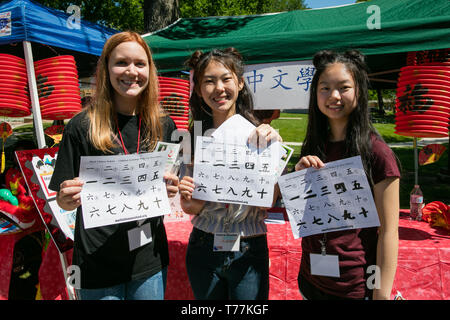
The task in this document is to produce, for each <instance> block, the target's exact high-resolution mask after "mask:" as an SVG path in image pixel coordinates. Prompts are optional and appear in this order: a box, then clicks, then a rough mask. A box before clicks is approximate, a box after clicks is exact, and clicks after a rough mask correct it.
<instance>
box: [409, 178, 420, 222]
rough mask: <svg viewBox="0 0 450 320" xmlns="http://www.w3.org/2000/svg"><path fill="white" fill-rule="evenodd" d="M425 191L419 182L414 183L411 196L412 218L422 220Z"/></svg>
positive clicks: (410, 214) (410, 209)
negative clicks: (421, 188) (423, 191)
mask: <svg viewBox="0 0 450 320" xmlns="http://www.w3.org/2000/svg"><path fill="white" fill-rule="evenodd" d="M422 208H423V193H422V190H420V187H419V185H418V184H416V185H414V188H413V189H412V191H411V194H410V196H409V218H410V220H417V221H420V220H422Z"/></svg>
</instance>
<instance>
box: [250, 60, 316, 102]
mask: <svg viewBox="0 0 450 320" xmlns="http://www.w3.org/2000/svg"><path fill="white" fill-rule="evenodd" d="M314 72H315V68H314V65H313V64H312V61H311V60H307V61H292V62H277V63H266V64H255V65H248V66H246V67H245V73H244V79H245V81H246V82H247V85H248V86H249V88H250V91H251V92H252V93H253V97H254V103H255V106H254V108H255V109H256V110H258V109H260V110H261V109H264V110H267V109H308V104H309V94H310V91H311V82H312V78H313V75H314Z"/></svg>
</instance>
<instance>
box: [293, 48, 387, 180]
mask: <svg viewBox="0 0 450 320" xmlns="http://www.w3.org/2000/svg"><path fill="white" fill-rule="evenodd" d="M334 63H342V64H343V65H345V67H346V68H347V70H348V71H349V72H350V74H351V75H352V77H353V80H354V82H355V87H356V88H355V89H356V91H355V92H356V96H357V107H356V109H354V110H353V112H352V113H351V114H350V116H349V119H348V123H347V128H346V134H345V150H344V157H345V158H347V157H352V156H356V155H360V156H361V159H362V162H363V165H364V170H365V172H366V175H367V178H368V180H369V183H370V184H371V185H372V186H373V181H372V168H371V161H370V160H371V157H372V142H371V139H372V136H373V135H375V136H376V138H377V139H380V140H382V141H383V138H382V137H381V136H380V135H379V133H378V132H377V130H376V129H375V128H374V127H373V125H372V123H371V121H370V114H369V104H368V88H369V77H368V75H367V73H368V68H367V65H366V63H365V57H364V56H363V55H362V54H361V53H360V52H359V51H357V50H350V51H346V52H344V53H337V52H333V51H328V50H323V51H319V52H317V53H316V54H315V55H314V58H313V64H314V67H315V68H316V71H315V73H314V76H313V80H312V83H311V97H310V101H309V112H308V115H309V117H308V127H307V131H306V137H305V140H304V142H303V146H302V150H301V153H300V157H303V156H306V155H316V156H318V157H319V158H320V159H322V160H324V161H327V159H326V144H327V142H328V139H329V134H330V132H329V123H328V118H327V117H326V116H325V115H324V114H323V113H322V112H321V111H320V110H319V107H318V104H317V85H318V82H319V78H320V75H321V74H322V72H323V71H324V70H325V69H326V68H327V67H328V66H330V65H332V64H334Z"/></svg>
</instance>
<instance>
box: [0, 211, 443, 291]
mask: <svg viewBox="0 0 450 320" xmlns="http://www.w3.org/2000/svg"><path fill="white" fill-rule="evenodd" d="M165 225H166V230H167V237H168V239H169V254H170V266H169V270H168V277H167V291H166V299H172V300H178V299H193V298H194V297H193V294H192V290H191V288H190V285H189V281H188V277H187V273H186V266H185V256H186V247H187V243H188V239H189V234H190V232H191V230H192V225H191V223H190V221H176V222H166V223H165ZM268 231H269V232H268V243H269V254H270V292H269V299H271V300H294V299H301V296H300V294H299V291H298V286H297V274H298V268H299V265H300V257H301V245H300V244H301V239H297V240H294V238H293V236H292V232H291V229H290V225H289V223H285V224H269V225H268ZM399 235H400V245H399V256H398V268H397V274H396V277H395V280H394V286H393V289H392V294H393V295H394V294H396V293H397V291H399V292H400V293H401V294H402V295H403V297H404V298H406V299H411V300H412V299H424V300H438V299H442V300H449V299H450V235H449V234H448V233H446V232H444V231H443V230H442V229H434V228H431V227H430V226H429V225H428V224H427V223H425V222H416V221H409V220H407V219H404V218H401V219H400V225H399ZM19 237H21V235H11V236H1V237H0V300H2V299H7V298H8V289H9V279H10V274H11V267H12V256H13V249H14V243H15V242H16V240H18V238H19ZM70 257H71V253H70V252H69V253H68V255H67V258H68V260H69V261H68V264H70ZM39 280H40V286H41V293H42V298H43V299H51V300H54V299H67V292H66V289H65V282H64V278H63V273H62V269H61V261H60V258H59V255H58V251H57V249H56V247H55V245H54V244H53V243H51V244H50V246H49V248H48V249H47V251H46V252H45V254H44V256H43V261H42V265H41V269H40V271H39Z"/></svg>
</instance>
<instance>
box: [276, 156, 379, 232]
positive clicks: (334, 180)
mask: <svg viewBox="0 0 450 320" xmlns="http://www.w3.org/2000/svg"><path fill="white" fill-rule="evenodd" d="M278 185H279V187H280V191H281V194H282V196H283V201H284V204H285V206H286V211H287V213H288V217H289V221H290V223H291V229H292V232H293V234H294V238H295V239H297V238H299V237H305V236H309V235H313V234H318V233H326V232H332V231H339V230H348V229H357V228H369V227H376V226H379V225H380V221H379V219H378V213H377V210H376V207H375V202H374V200H373V196H372V193H371V190H370V186H369V183H368V181H367V177H366V175H365V172H364V169H363V165H362V162H361V157H360V156H357V157H351V158H347V159H343V160H338V161H333V162H328V163H326V164H325V167H324V168H322V169H319V170H317V169H314V168H308V169H305V170H300V171H296V172H293V173H290V174H287V175H284V176H281V177H280V178H279V179H278Z"/></svg>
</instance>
